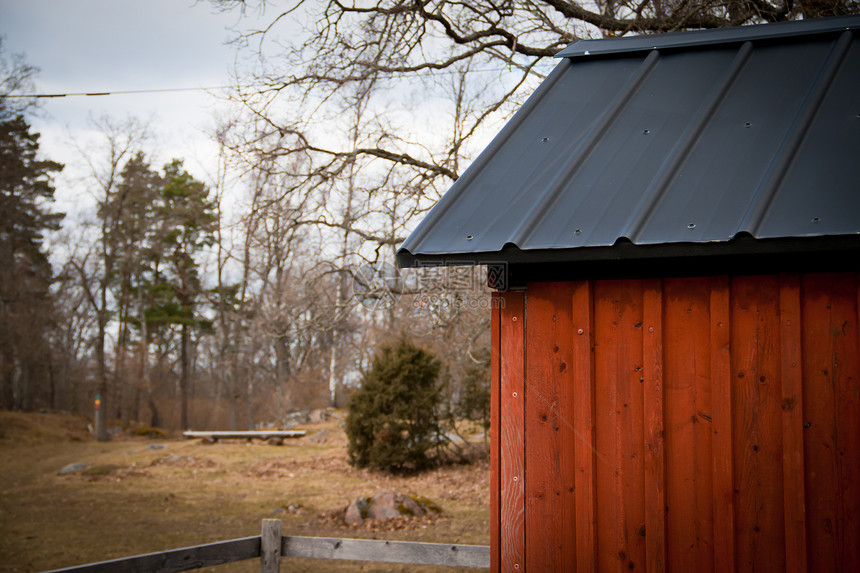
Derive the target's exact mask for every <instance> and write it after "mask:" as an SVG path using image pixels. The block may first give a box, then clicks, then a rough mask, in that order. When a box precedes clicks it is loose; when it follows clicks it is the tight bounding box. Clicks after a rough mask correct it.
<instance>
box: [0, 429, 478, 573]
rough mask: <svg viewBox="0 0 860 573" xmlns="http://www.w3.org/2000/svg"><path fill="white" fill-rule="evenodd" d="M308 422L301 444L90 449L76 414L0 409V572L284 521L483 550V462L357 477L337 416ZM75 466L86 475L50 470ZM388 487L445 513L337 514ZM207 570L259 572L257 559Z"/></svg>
mask: <svg viewBox="0 0 860 573" xmlns="http://www.w3.org/2000/svg"><path fill="white" fill-rule="evenodd" d="M303 428H304V429H306V430H308V435H307V436H306V437H304V438H300V439H295V440H288V441H287V442H285V444H284V445H282V446H270V445H267V444H265V443H261V442H254V443H247V442H244V441H232V442H221V443H218V444H215V445H202V444H201V443H200V441H198V440H190V441H186V440H182V439H157V440H153V439H146V438H142V437H128V436H124V437H120V438H116V439H114V440H112V441H110V442H107V443H97V442H93V441H91V439H90V437H89V435H88V432H87V431H86V421H85V420H84V419H82V418H77V417H72V416H65V415H59V414H20V413H12V412H0V572H4V573H11V572H22V573H23V572H30V571H43V570H46V569H51V568H58V567H66V566H70V565H76V564H80V563H87V562H92V561H99V560H105V559H114V558H118V557H124V556H129V555H136V554H140V553H148V552H157V551H163V550H165V549H171V548H176V547H183V546H187V545H195V544H199V543H210V542H215V541H222V540H226V539H233V538H237V537H245V536H250V535H257V534H259V528H260V521H261V520H262V519H264V518H273V517H274V518H278V519H281V520H282V522H283V531H284V534H285V535H310V536H324V537H365V538H373V539H397V540H410V541H431V542H440V543H444V542H453V543H468V544H478V545H486V544H488V543H489V477H488V470H487V465H486V464H474V465H462V466H448V467H444V468H439V469H437V470H434V471H431V472H427V473H423V474H419V475H417V476H412V477H406V476H390V475H387V474H381V473H376V472H369V471H364V470H357V469H355V468H353V467H351V466H349V464H348V463H347V461H346V439H345V436H344V435H343V432H342V431H341V430H340V429H339V427H338V420H336V419H334V420H331V421H329V422H325V423H321V424H312V425H307V426H304V427H303ZM321 431H322V433H323V434H324V435H322V436H319V435H317V434H318V433H319V432H321ZM159 445H160V446H164V447H163V449H151V446H156V447H157V446H159ZM79 461H80V462H85V463H86V464H87V467H88V469H87V471H85V472H81V473H77V474H71V475H65V476H61V475H58V474H57V472H58V471H59V470H60V469H61V468H62V467H64V466H65V465H67V464H69V463H72V462H79ZM386 490H388V491H396V492H401V493H405V494H410V495H420V496H424V497H427V498H429V499H430V500H432V501H434V502H436V503H438V504H439V505H440V506H441V507H442V509H443V514H442V515H441V516H439V517H437V516H432V517H429V518H423V519H421V518H415V519H403V520H396V522H393V523H377V524H370V525H368V526H365V527H361V528H349V527H346V526H344V525H341V524H340V523H339V520H337V519H336V513H337V512H338V511H339V510H342V509H343V508H345V507H346V505H347V503H348V502H349V501H350V500H351V499H354V498H356V497H359V496H370V495H374V494H376V493H378V492H380V491H386ZM287 565H289V569H288V568H287ZM283 569H284V570H285V571H287V570H289V571H291V572H292V571H433V570H436V569H434V568H432V567H427V568H416V567H410V566H406V565H385V564H368V563H365V564H358V563H347V562H340V563H339V562H335V561H317V560H290V561H289V562H285V563H284V567H283ZM208 570H209V571H214V572H217V573H227V572H239V571H242V572H245V571H247V572H250V571H259V563H258V562H256V561H253V560H252V561H247V562H244V563H237V564H233V565H223V566H220V567H216V568H210V569H208ZM438 570H440V571H442V570H444V571H451V569H448V568H438Z"/></svg>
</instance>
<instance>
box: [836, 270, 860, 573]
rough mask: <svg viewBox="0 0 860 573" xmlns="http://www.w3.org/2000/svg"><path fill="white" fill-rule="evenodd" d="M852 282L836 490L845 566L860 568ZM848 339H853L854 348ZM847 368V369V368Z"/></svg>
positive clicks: (858, 296) (858, 400) (858, 291)
mask: <svg viewBox="0 0 860 573" xmlns="http://www.w3.org/2000/svg"><path fill="white" fill-rule="evenodd" d="M850 279H854V280H853V282H854V285H853V286H854V288H853V291H854V292H853V293H851V292H850V291H848V292H847V293H846V294H848V295H849V296H850V295H851V294H853V295H854V296H853V297H852V301H853V303H854V309H853V310H854V312H853V314H852V313H851V312H850V310H851V309H848V308H846V310H847V311H848V312H847V313H846V315H845V320H846V321H847V322H848V324H846V325H845V334H846V336H845V342H846V344H845V346H844V352H845V356H846V358H847V359H845V360H844V362H843V364H844V365H845V366H847V368H845V367H843V374H844V375H845V378H844V379H843V382H842V384H841V386H840V390H841V394H842V396H843V397H844V399H843V400H842V401H841V402H840V406H841V412H840V427H839V435H840V437H841V438H840V444H839V452H837V455H838V456H839V459H840V465H841V469H842V471H841V476H840V480H841V481H840V483H839V484H838V487H841V488H842V489H843V491H844V492H845V495H844V496H843V499H842V503H843V505H842V516H843V522H842V532H843V535H842V541H843V547H842V551H843V558H844V560H845V561H844V562H845V563H850V564H853V566H855V567H860V542H858V541H857V540H858V539H860V274H854V275H848V276H847V277H846V278H845V279H844V280H846V281H847V282H849V283H850V282H851V281H850ZM850 339H853V344H854V346H853V348H852V346H851V342H850ZM849 364H850V366H849Z"/></svg>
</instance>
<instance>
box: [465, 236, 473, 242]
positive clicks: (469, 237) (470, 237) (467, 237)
mask: <svg viewBox="0 0 860 573" xmlns="http://www.w3.org/2000/svg"><path fill="white" fill-rule="evenodd" d="M474 238H475V237H473V236H472V235H466V240H467V241H471V240H472V239H474Z"/></svg>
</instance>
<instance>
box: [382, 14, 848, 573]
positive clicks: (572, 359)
mask: <svg viewBox="0 0 860 573" xmlns="http://www.w3.org/2000/svg"><path fill="white" fill-rule="evenodd" d="M858 29H860V18H858V17H847V18H837V19H826V20H811V21H805V22H795V23H788V24H771V25H765V26H753V27H745V28H737V29H726V30H714V31H703V32H688V33H677V34H668V35H664V36H648V37H634V38H617V39H609V40H598V41H586V42H578V43H576V44H573V45H572V46H570V47H569V48H567V49H566V50H565V51H564V52H562V53H561V54H560V57H561V61H560V63H559V65H558V67H557V68H556V69H555V70H554V71H553V72H552V74H551V75H550V76H549V77H548V78H547V80H546V81H545V82H544V83H543V84H542V85H541V86H540V87H539V88H538V90H537V91H536V92H535V94H533V96H532V97H531V98H530V99H529V100H528V101H527V102H526V104H525V105H524V106H523V108H522V109H521V110H520V111H519V112H518V113H517V114H516V115H515V116H514V118H512V120H511V121H510V122H509V123H508V125H507V126H506V127H505V128H504V129H503V130H502V132H501V133H500V134H499V135H498V137H497V138H496V139H495V140H494V141H493V142H492V143H491V144H490V146H489V147H488V148H487V150H485V151H484V153H483V154H482V155H481V156H480V157H479V158H478V159H477V160H476V161H475V163H474V164H473V165H472V166H471V167H470V168H469V170H468V171H467V172H466V173H464V175H463V176H462V177H461V179H460V180H459V181H457V182H456V184H455V185H454V186H453V187H452V188H451V190H450V191H449V192H448V193H447V194H446V195H445V197H443V199H442V200H441V201H440V203H439V204H438V205H437V206H436V208H435V209H434V210H433V211H432V212H431V213H430V214H429V215H428V217H427V219H426V220H425V221H423V222H422V224H421V225H420V226H419V227H418V228H417V229H416V231H415V232H414V233H413V234H412V236H411V237H410V238H409V239H408V240H407V241H406V243H404V245H403V246H402V248H401V250H400V251H399V253H398V262H399V263H400V264H401V266H413V265H421V264H434V265H435V264H463V263H471V264H474V263H477V264H488V265H491V267H490V269H491V272H490V275H491V282H492V283H493V284H494V285H495V286H496V287H498V289H499V292H497V293H495V294H494V295H493V296H494V300H495V302H496V304H495V305H494V309H493V311H492V312H493V317H492V318H493V320H492V347H493V360H494V362H493V379H492V400H493V402H492V409H493V422H492V423H493V426H492V488H493V490H492V531H491V533H492V542H491V543H492V548H493V552H492V555H493V563H492V568H493V570H494V571H509V572H516V573H522V572H524V571H532V572H551V571H571V572H574V571H575V572H584V571H621V570H623V571H630V570H634V571H635V570H639V571H666V570H668V571H682V572H688V571H731V570H741V571H753V570H755V571H815V572H818V571H858V570H860V395H858V394H860V335H858V327H860V324H858V323H860V317H858V307H860V274H858V271H860V42H858Z"/></svg>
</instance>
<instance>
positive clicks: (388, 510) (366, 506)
mask: <svg viewBox="0 0 860 573" xmlns="http://www.w3.org/2000/svg"><path fill="white" fill-rule="evenodd" d="M426 513H427V508H426V507H425V506H424V504H423V503H419V502H417V501H415V500H414V499H413V498H411V497H409V496H408V495H403V494H399V493H392V492H390V491H384V492H381V493H379V494H377V495H375V496H374V497H373V498H367V497H359V498H357V499H355V500H354V501H353V502H352V503H350V504H349V507H347V508H346V514H345V515H344V517H343V521H344V523H346V524H347V525H362V524H364V520H366V519H391V518H394V517H412V516H418V515H425V514H426Z"/></svg>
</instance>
